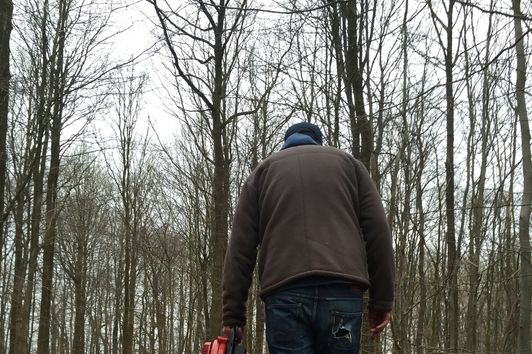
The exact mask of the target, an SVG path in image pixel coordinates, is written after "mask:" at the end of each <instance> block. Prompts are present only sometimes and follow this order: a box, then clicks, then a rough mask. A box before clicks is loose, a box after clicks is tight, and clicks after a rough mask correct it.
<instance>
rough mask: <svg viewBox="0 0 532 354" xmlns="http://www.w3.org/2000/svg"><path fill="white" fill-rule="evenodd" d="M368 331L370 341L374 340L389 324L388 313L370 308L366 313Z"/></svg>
mask: <svg viewBox="0 0 532 354" xmlns="http://www.w3.org/2000/svg"><path fill="white" fill-rule="evenodd" d="M368 321H369V331H370V332H371V339H375V338H377V337H378V336H379V334H380V333H381V332H382V331H383V330H384V328H385V327H386V326H387V325H388V323H390V311H386V310H378V309H373V308H370V309H369V312H368Z"/></svg>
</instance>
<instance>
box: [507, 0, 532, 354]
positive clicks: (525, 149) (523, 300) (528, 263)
mask: <svg viewBox="0 0 532 354" xmlns="http://www.w3.org/2000/svg"><path fill="white" fill-rule="evenodd" d="M512 8H513V12H514V25H515V39H516V41H517V44H516V54H517V70H516V75H517V76H516V83H515V89H516V98H517V109H516V110H517V115H518V117H519V122H520V127H521V149H522V153H523V197H522V200H521V210H520V212H519V260H520V267H519V337H518V340H519V353H521V354H530V353H532V347H531V343H530V316H531V304H530V303H531V302H532V295H531V287H530V284H531V282H532V281H531V279H532V260H531V258H530V256H531V248H530V214H531V211H532V207H531V203H532V155H531V151H530V126H529V123H528V112H527V107H526V97H525V90H526V56H525V45H524V38H523V28H522V24H521V18H522V17H523V14H522V13H521V0H512Z"/></svg>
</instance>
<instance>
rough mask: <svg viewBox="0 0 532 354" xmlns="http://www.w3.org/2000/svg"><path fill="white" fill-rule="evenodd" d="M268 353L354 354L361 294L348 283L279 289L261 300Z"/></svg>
mask: <svg viewBox="0 0 532 354" xmlns="http://www.w3.org/2000/svg"><path fill="white" fill-rule="evenodd" d="M264 303H265V305H266V339H267V341H268V349H269V351H270V354H296V353H297V354H357V353H358V351H359V346H360V326H361V324H362V309H363V305H362V294H361V293H360V291H359V290H357V289H356V288H355V287H353V286H351V285H348V284H331V285H326V286H325V285H322V286H310V287H302V288H297V289H289V290H280V291H276V292H274V293H273V294H271V295H268V296H267V297H266V298H265V299H264Z"/></svg>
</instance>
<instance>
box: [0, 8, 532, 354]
mask: <svg viewBox="0 0 532 354" xmlns="http://www.w3.org/2000/svg"><path fill="white" fill-rule="evenodd" d="M113 1H115V0H0V143H1V145H0V196H1V198H2V199H1V201H2V202H1V203H0V216H1V219H0V354H4V353H9V354H18V353H39V354H45V353H113V354H115V353H123V354H128V353H176V354H185V353H186V354H189V353H199V352H200V348H201V343H202V342H203V341H204V340H206V339H212V338H214V337H215V336H216V335H217V334H218V333H219V331H220V325H221V293H220V287H221V284H220V274H221V270H222V266H223V257H224V253H225V249H226V244H227V240H228V237H230V232H229V230H230V226H231V216H232V212H233V210H234V206H235V201H236V199H237V197H238V193H239V188H240V186H241V185H242V182H243V180H244V179H245V178H246V176H247V175H248V174H249V172H250V171H251V170H252V169H253V168H254V166H256V165H257V163H258V162H260V161H261V159H263V158H265V157H266V156H268V155H269V154H271V153H272V152H274V151H276V150H278V149H279V148H280V144H281V142H282V136H283V134H284V131H285V129H286V128H287V127H288V126H289V124H291V123H295V122H298V121H303V120H306V121H310V122H313V123H316V124H318V125H319V126H320V127H322V129H323V131H324V134H325V140H326V144H327V145H330V146H336V147H338V148H340V149H342V150H345V151H347V152H349V153H351V154H353V155H354V156H355V157H357V158H359V159H360V160H361V161H362V162H363V163H364V164H365V165H366V166H367V168H368V170H369V171H370V173H371V176H372V178H373V179H374V181H375V183H376V184H377V186H378V188H379V190H380V192H381V194H382V196H383V199H384V203H385V207H386V211H387V214H388V217H389V223H390V225H391V227H392V231H393V238H394V246H395V252H396V271H397V277H396V280H397V282H396V287H397V298H396V302H395V308H394V312H393V319H392V323H391V325H390V326H389V327H388V328H387V330H386V332H385V333H384V335H383V336H381V338H380V339H379V340H378V341H371V340H369V338H368V337H369V336H368V335H367V334H368V333H367V329H363V335H364V336H363V340H362V342H363V351H362V352H363V353H397V354H399V353H406V354H410V353H416V354H422V353H520V354H531V353H532V350H531V345H532V342H531V334H532V330H531V324H530V320H531V303H532V300H531V290H532V287H531V282H532V264H531V241H530V238H531V237H530V235H531V232H530V219H531V202H532V158H531V151H530V150H531V149H530V147H531V142H530V118H529V115H530V114H532V86H531V85H532V77H531V74H530V73H531V72H532V67H531V66H532V64H531V60H532V34H531V33H532V2H530V1H529V0H523V1H521V0H497V1H496V0H385V1H377V0H277V1H259V0H249V1H248V0H139V1H138V2H137V3H125V2H118V0H117V2H113ZM141 7H142V9H144V10H143V13H142V14H141V13H140V10H138V9H140V8H141ZM135 9H137V10H138V11H139V16H142V17H143V18H144V19H148V20H147V21H145V22H143V26H148V27H149V28H146V31H147V33H148V32H149V33H150V36H149V41H147V42H146V44H145V45H144V43H143V42H142V41H141V40H140V37H139V40H138V41H137V43H136V45H137V46H138V47H139V48H141V51H140V52H137V54H131V55H122V54H124V53H123V50H122V49H118V48H123V46H121V45H120V38H124V35H127V34H128V33H129V32H132V31H134V30H135V26H138V24H136V23H133V22H132V23H128V20H129V17H127V16H124V15H123V14H124V12H125V11H126V10H127V11H129V12H131V11H136V10H135ZM132 53H133V52H132ZM155 109H156V112H157V113H155V111H154V110H155ZM161 112H164V115H163V116H162V118H161ZM154 115H157V116H158V122H159V123H157V124H151V123H150V122H151V120H150V117H154ZM161 120H162V121H163V122H164V121H165V120H166V121H167V122H169V123H170V122H171V123H172V124H168V125H165V124H161ZM170 126H171V127H173V128H172V130H171V131H166V130H168V129H169V128H168V127H170ZM163 130H165V131H163ZM288 236H289V235H287V237H288ZM257 294H258V285H257V284H256V283H255V282H254V284H253V288H252V291H251V295H250V298H249V300H248V318H249V323H248V325H247V328H246V337H245V344H246V347H247V348H248V349H249V351H250V353H252V354H257V353H267V351H266V349H265V338H264V311H263V308H262V304H261V301H260V299H259V298H258V296H257Z"/></svg>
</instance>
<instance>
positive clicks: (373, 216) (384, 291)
mask: <svg viewBox="0 0 532 354" xmlns="http://www.w3.org/2000/svg"><path fill="white" fill-rule="evenodd" d="M358 172H359V178H358V182H359V203H360V209H359V210H360V215H359V221H360V226H361V228H362V233H363V235H364V239H365V241H366V256H367V263H368V274H369V281H370V287H369V307H372V308H376V309H381V310H391V309H392V305H393V298H394V275H395V266H394V255H393V245H392V235H391V230H390V226H389V225H388V220H387V218H386V214H385V212H384V207H383V205H382V199H381V196H380V195H379V192H378V190H377V187H376V186H375V184H374V183H373V180H372V179H371V177H370V175H369V173H368V171H367V170H366V168H365V167H364V166H363V165H362V163H360V164H359V168H358Z"/></svg>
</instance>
